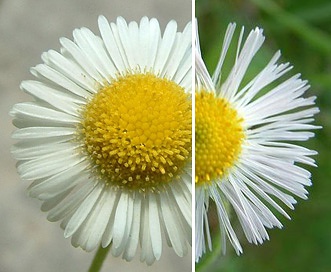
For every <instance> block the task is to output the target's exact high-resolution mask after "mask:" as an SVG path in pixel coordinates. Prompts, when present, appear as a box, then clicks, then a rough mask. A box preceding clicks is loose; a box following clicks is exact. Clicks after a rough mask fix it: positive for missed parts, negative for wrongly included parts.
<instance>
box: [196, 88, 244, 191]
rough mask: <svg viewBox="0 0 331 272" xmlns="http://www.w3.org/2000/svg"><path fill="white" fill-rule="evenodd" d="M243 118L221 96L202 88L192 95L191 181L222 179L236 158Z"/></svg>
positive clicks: (240, 139)
mask: <svg viewBox="0 0 331 272" xmlns="http://www.w3.org/2000/svg"><path fill="white" fill-rule="evenodd" d="M242 121H243V119H242V118H240V117H239V116H238V113H237V111H236V110H235V109H234V108H233V107H231V105H230V104H229V103H228V102H227V101H226V100H225V99H223V98H218V97H216V96H215V94H214V93H211V92H207V91H205V90H202V91H200V92H197V93H196V94H195V183H196V185H204V184H210V183H211V182H212V181H213V180H215V179H222V178H223V176H224V175H226V174H227V172H228V170H229V169H230V168H231V167H232V166H233V165H234V164H235V162H236V161H237V159H238V157H239V155H240V152H241V146H242V142H243V140H244V137H245V135H244V131H243V127H242Z"/></svg>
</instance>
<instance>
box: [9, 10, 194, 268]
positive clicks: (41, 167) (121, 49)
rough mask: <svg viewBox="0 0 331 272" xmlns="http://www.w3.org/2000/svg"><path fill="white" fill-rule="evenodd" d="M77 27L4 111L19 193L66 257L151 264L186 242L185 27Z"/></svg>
mask: <svg viewBox="0 0 331 272" xmlns="http://www.w3.org/2000/svg"><path fill="white" fill-rule="evenodd" d="M98 23H99V29H100V33H101V36H96V35H95V34H93V33H92V32H91V31H90V30H89V29H87V28H81V29H76V30H74V31H73V37H74V41H71V40H69V39H67V38H61V39H60V43H61V45H62V48H61V51H60V53H59V52H56V51H54V50H49V51H48V52H45V53H43V55H42V60H43V62H44V63H43V64H39V65H37V66H35V67H33V68H32V69H31V72H32V74H33V75H34V76H35V77H36V80H26V81H23V82H22V84H21V89H22V90H23V91H25V92H26V93H28V94H30V95H31V96H32V97H33V98H34V101H32V102H23V103H19V104H16V105H14V107H13V108H12V110H11V115H12V116H13V124H14V125H15V126H16V127H17V128H18V129H17V130H16V131H15V132H14V133H13V135H12V137H13V139H15V140H16V141H17V142H16V143H15V145H14V146H13V148H12V154H13V156H14V158H15V159H16V160H17V161H18V163H17V170H18V173H19V175H20V176H21V178H22V179H23V180H26V181H30V182H32V183H31V185H30V186H29V188H28V192H29V195H30V196H31V197H35V198H38V199H40V200H41V201H43V204H42V206H41V210H42V211H45V212H47V213H48V216H47V219H48V220H49V221H51V222H54V221H61V227H62V228H63V229H64V236H65V237H66V238H67V237H71V243H72V245H73V246H75V247H81V248H83V249H85V250H86V251H92V250H94V249H95V248H96V247H98V246H99V245H100V244H101V246H102V247H107V246H109V245H111V252H112V254H113V255H114V256H120V255H121V256H122V258H124V259H125V260H127V261H130V260H132V259H133V257H134V256H135V254H136V251H137V248H138V247H140V250H139V252H140V260H141V261H144V262H146V263H147V264H152V263H153V262H154V261H155V260H158V259H160V257H161V253H162V247H163V245H162V244H163V243H162V241H167V244H168V245H169V246H171V247H173V249H174V251H175V252H176V254H177V255H178V256H184V255H185V254H186V253H187V251H188V246H189V244H190V243H191V144H192V140H191V128H192V122H191V118H192V112H191V105H192V104H191V88H192V83H191V79H192V76H191V70H192V69H191V68H192V65H191V55H192V53H191V48H192V43H191V24H190V23H189V24H187V26H186V28H185V29H184V30H183V32H178V31H177V23H176V22H175V21H170V22H169V23H168V24H167V26H166V28H165V30H164V34H163V35H162V34H161V30H160V26H159V23H158V21H157V20H156V19H154V18H153V19H148V18H147V17H143V18H142V19H141V21H140V23H139V24H138V23H136V22H130V23H127V22H126V21H125V20H124V19H123V18H122V17H118V18H117V21H116V23H109V22H108V21H107V20H106V18H105V17H103V16H100V17H99V20H98Z"/></svg>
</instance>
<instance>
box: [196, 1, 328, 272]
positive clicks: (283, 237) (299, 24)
mask: <svg viewBox="0 0 331 272" xmlns="http://www.w3.org/2000/svg"><path fill="white" fill-rule="evenodd" d="M196 16H197V18H198V21H199V32H200V33H199V36H200V43H201V48H202V52H203V55H204V59H205V61H206V64H207V67H208V69H209V71H210V72H212V71H213V70H214V68H215V66H216V63H217V61H218V56H219V53H220V50H221V45H222V40H223V37H224V33H225V30H226V27H227V25H228V23H229V22H236V23H237V29H239V28H240V27H241V26H242V25H244V26H245V29H246V32H245V33H246V35H247V34H248V32H249V31H250V29H252V28H254V27H255V26H259V27H262V28H263V29H264V34H265V36H266V41H265V43H264V45H263V50H262V52H261V53H260V54H259V55H258V56H257V59H256V60H255V62H254V63H256V65H257V68H256V69H255V70H256V71H258V69H260V67H262V66H261V63H266V62H267V61H268V60H269V59H270V58H271V57H272V55H273V54H274V53H275V52H276V51H277V50H278V49H280V50H281V52H282V58H281V61H282V62H290V63H291V64H292V65H293V66H294V68H293V70H292V71H291V75H294V74H296V73H301V74H302V78H303V79H308V80H309V83H310V85H311V89H310V90H309V95H316V96H317V97H318V99H317V104H318V106H319V108H320V110H321V112H320V114H319V115H318V116H317V118H316V123H317V124H319V125H322V126H323V129H322V130H319V131H316V137H315V138H314V139H312V140H310V141H309V142H308V143H307V144H306V146H308V147H309V148H312V149H315V150H317V151H318V152H319V155H318V156H316V160H317V164H318V168H312V167H308V169H309V170H310V171H311V172H312V181H313V186H312V187H310V188H308V191H309V200H306V201H304V200H300V199H298V204H297V205H296V209H295V210H294V211H291V210H287V211H288V213H289V215H290V216H291V217H292V220H291V221H289V220H286V219H285V218H282V216H278V218H279V219H280V220H281V222H282V223H283V225H284V227H283V229H282V230H279V229H272V230H270V231H269V234H270V241H266V242H265V243H264V244H263V245H260V246H255V245H250V244H248V243H247V242H246V241H245V239H244V237H242V239H241V241H242V244H243V249H244V254H243V255H242V256H240V257H238V256H236V254H235V253H234V250H233V249H232V248H231V247H230V246H228V251H227V254H226V255H225V256H222V255H218V256H217V257H216V258H215V257H210V258H209V259H208V260H207V265H205V266H203V267H200V268H199V269H197V271H208V272H212V271H224V272H230V271H236V272H241V271H245V272H249V271H255V272H256V271H267V272H269V271H277V272H282V271H286V272H287V271H304V272H306V271H307V272H310V271H313V272H315V271H318V272H319V271H326V272H327V271H331V201H330V199H331V159H330V157H329V154H330V150H331V137H330V136H331V71H330V70H331V1H329V0H314V1H311V0H274V1H272V0H248V1H245V0H197V1H196ZM253 70H254V69H253Z"/></svg>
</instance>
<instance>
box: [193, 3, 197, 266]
mask: <svg viewBox="0 0 331 272" xmlns="http://www.w3.org/2000/svg"><path fill="white" fill-rule="evenodd" d="M195 39H196V22H195V1H194V0H192V271H195Z"/></svg>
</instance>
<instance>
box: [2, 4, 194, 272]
mask: <svg viewBox="0 0 331 272" xmlns="http://www.w3.org/2000/svg"><path fill="white" fill-rule="evenodd" d="M99 14H103V15H105V16H106V17H107V18H108V20H109V21H114V20H115V19H116V17H117V16H123V17H124V18H126V19H127V20H140V18H141V17H142V16H145V15H147V16H149V17H156V18H158V20H159V22H160V24H161V26H162V27H163V28H164V26H165V23H166V22H168V21H169V20H170V19H175V20H176V21H177V22H178V23H179V29H180V30H182V29H183V28H184V26H185V24H186V23H187V22H188V21H189V20H190V19H191V0H156V1H148V0H143V1H127V0H126V1H125V0H116V1H106V0H102V1H88V0H83V1H79V0H72V1H68V0H67V1H66V0H57V1H55V0H46V1H45V0H43V1H41V0H40V1H38V0H25V1H24V0H0V116H1V117H0V133H1V135H0V139H1V141H0V154H1V156H0V215H1V217H0V271H1V272H5V271H11V272H12V271H57V272H58V271H87V268H88V267H89V265H90V262H91V260H92V258H93V255H94V252H93V253H86V252H84V251H83V250H81V249H79V248H77V249H76V248H74V247H72V246H71V244H70V240H69V239H64V238H63V231H62V230H61V228H60V226H59V223H50V222H48V221H47V220H46V214H44V213H42V212H41V211H40V210H39V207H40V202H39V201H38V200H35V199H31V198H29V197H28V196H27V194H26V187H27V186H28V185H29V184H27V183H24V182H21V181H20V179H19V177H18V175H17V173H16V170H15V161H14V160H13V159H12V158H11V155H10V146H11V145H12V144H13V140H11V139H10V135H11V133H12V131H13V130H14V127H13V126H12V124H11V119H10V117H9V116H8V111H9V110H10V108H11V107H12V105H13V104H15V103H17V102H21V101H26V100H31V98H30V97H28V96H27V95H25V94H24V93H22V92H21V91H20V90H19V84H20V82H21V81H22V80H24V79H31V78H33V77H32V76H31V75H30V73H29V68H30V67H32V66H35V65H36V64H38V63H41V59H40V55H41V53H42V52H44V51H46V50H48V49H55V50H59V48H60V45H59V41H58V39H59V38H60V37H61V36H65V37H68V38H72V30H73V29H74V28H77V27H82V26H86V27H88V28H90V29H91V30H92V31H93V32H94V33H99V32H98V28H97V17H98V15H99ZM102 271H135V272H139V271H167V272H169V271H191V253H190V252H189V254H188V256H186V257H185V258H179V257H177V256H176V255H175V253H174V252H173V251H172V249H168V248H167V247H164V251H163V254H162V257H161V260H160V261H159V262H156V263H155V264H154V265H153V266H151V267H148V266H147V265H145V264H143V263H140V261H139V259H138V258H135V260H134V261H132V262H130V263H127V262H126V261H124V260H122V259H121V258H114V257H112V255H111V254H109V255H108V257H107V259H106V261H105V264H104V266H103V270H102Z"/></svg>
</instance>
